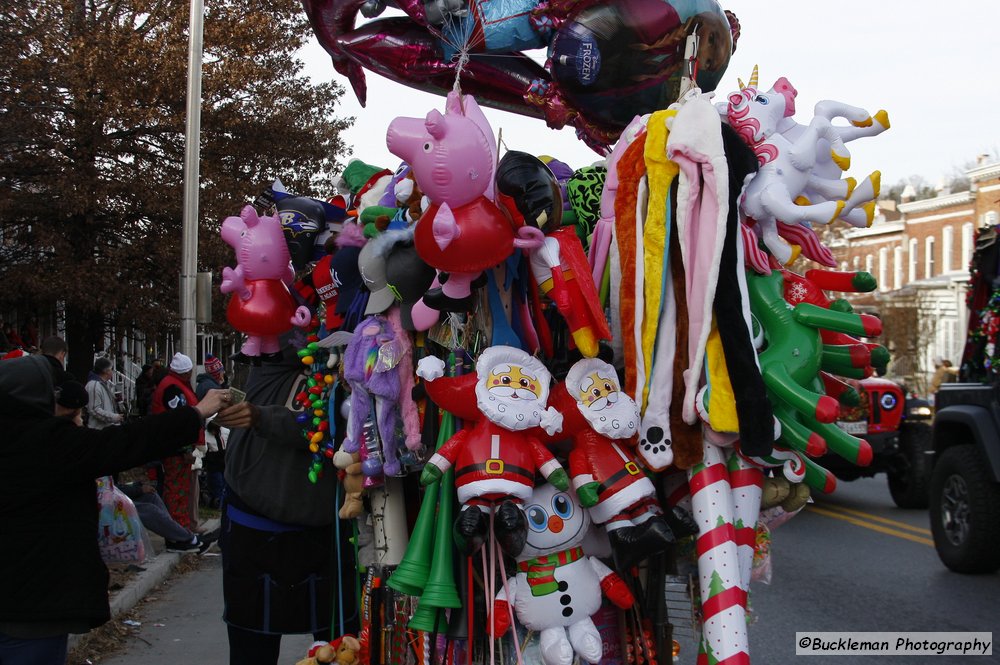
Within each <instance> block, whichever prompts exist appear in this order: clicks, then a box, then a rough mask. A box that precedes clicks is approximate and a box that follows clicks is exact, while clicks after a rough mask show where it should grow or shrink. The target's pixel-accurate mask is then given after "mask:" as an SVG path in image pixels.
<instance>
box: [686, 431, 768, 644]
mask: <svg viewBox="0 0 1000 665" xmlns="http://www.w3.org/2000/svg"><path fill="white" fill-rule="evenodd" d="M704 453H705V456H704V461H703V462H701V463H699V464H696V465H694V466H693V467H692V468H691V469H690V470H689V471H688V484H689V485H690V488H691V505H692V508H693V510H694V518H695V521H697V522H698V526H699V528H700V531H699V535H698V540H697V550H698V578H699V582H700V584H699V586H700V590H701V612H702V637H701V643H700V645H699V658H698V662H699V663H700V662H702V658H703V657H707V658H708V662H725V663H749V662H750V655H749V645H748V642H747V625H746V609H745V607H746V597H747V594H746V590H745V589H744V588H743V582H742V576H741V572H740V571H741V567H740V560H739V553H738V548H737V543H736V531H735V527H734V517H735V509H734V502H733V492H732V485H731V484H730V477H729V470H728V468H727V466H726V450H725V449H723V448H720V447H718V446H716V445H714V444H712V443H708V442H705V443H704ZM758 501H759V499H758Z"/></svg>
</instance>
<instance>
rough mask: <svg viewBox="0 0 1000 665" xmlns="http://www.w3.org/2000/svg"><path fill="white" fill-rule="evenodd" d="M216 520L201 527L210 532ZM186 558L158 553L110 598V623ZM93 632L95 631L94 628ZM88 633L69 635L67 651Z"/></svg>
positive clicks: (167, 553) (160, 582)
mask: <svg viewBox="0 0 1000 665" xmlns="http://www.w3.org/2000/svg"><path fill="white" fill-rule="evenodd" d="M220 523H221V522H220V520H219V519H218V518H213V519H210V520H206V521H205V522H204V523H203V524H202V526H203V527H204V529H205V530H206V531H211V530H212V529H215V528H216V527H218V526H219V525H220ZM183 556H187V555H186V554H180V553H178V552H166V551H164V552H160V553H159V554H157V555H156V558H154V559H152V560H150V561H147V562H146V563H145V564H144V567H145V569H146V570H144V571H142V572H141V573H139V574H138V575H136V576H135V577H134V578H133V579H132V581H131V582H129V584H128V586H126V587H124V588H123V589H121V590H120V591H118V592H117V593H115V594H114V595H112V596H111V600H110V606H111V621H115V620H116V619H117V618H118V617H119V616H120V615H121V614H124V613H125V612H128V611H129V610H130V609H132V608H133V607H135V606H136V605H138V604H139V601H141V600H142V599H143V598H145V597H146V594H148V593H149V592H150V591H151V590H152V589H153V588H155V587H156V586H157V585H159V584H162V583H163V581H164V580H166V579H167V577H169V575H170V573H171V572H172V571H173V569H174V568H176V567H177V564H178V563H179V562H180V560H181V557H183ZM94 630H97V629H96V628H95V629H94ZM89 634H90V633H82V634H70V636H69V643H68V645H67V649H68V650H72V649H73V648H74V647H75V646H76V645H77V643H78V642H79V641H80V640H81V639H83V638H84V637H85V636H87V635H89Z"/></svg>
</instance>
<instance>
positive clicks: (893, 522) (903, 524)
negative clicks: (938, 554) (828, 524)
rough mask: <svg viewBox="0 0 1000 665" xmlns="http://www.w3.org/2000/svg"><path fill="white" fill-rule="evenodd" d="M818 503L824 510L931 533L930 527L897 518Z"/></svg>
mask: <svg viewBox="0 0 1000 665" xmlns="http://www.w3.org/2000/svg"><path fill="white" fill-rule="evenodd" d="M818 505H820V506H821V507H822V508H825V509H826V510H832V511H834V512H841V513H848V514H851V515H857V516H858V517H861V518H863V519H867V520H871V521H872V522H881V523H882V524H888V525H889V526H893V527H896V528H898V529H905V530H907V531H913V532H915V533H919V534H923V535H925V536H929V535H931V530H930V529H924V528H923V527H919V526H913V525H912V524H907V523H906V522H900V521H899V520H891V519H889V518H888V517H879V516H878V515H872V514H871V513H866V512H863V511H860V510H856V509H854V508H845V507H844V506H838V505H835V504H831V503H823V504H818Z"/></svg>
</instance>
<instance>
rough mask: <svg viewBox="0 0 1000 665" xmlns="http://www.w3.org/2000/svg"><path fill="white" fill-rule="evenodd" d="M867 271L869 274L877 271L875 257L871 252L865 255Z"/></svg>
mask: <svg viewBox="0 0 1000 665" xmlns="http://www.w3.org/2000/svg"><path fill="white" fill-rule="evenodd" d="M865 272H866V273H868V274H869V275H871V274H872V273H874V272H875V257H874V256H872V255H871V254H869V255H868V256H866V257H865Z"/></svg>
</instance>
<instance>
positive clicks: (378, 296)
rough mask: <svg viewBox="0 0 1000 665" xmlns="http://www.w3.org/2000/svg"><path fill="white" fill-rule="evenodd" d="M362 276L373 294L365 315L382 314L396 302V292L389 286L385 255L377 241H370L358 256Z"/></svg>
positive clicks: (369, 298)
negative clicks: (379, 248)
mask: <svg viewBox="0 0 1000 665" xmlns="http://www.w3.org/2000/svg"><path fill="white" fill-rule="evenodd" d="M358 268H359V269H360V270H361V278H362V280H364V284H365V286H366V287H367V288H368V291H369V292H370V293H371V295H370V296H369V297H368V307H367V308H366V309H365V315H370V314H381V313H382V312H384V311H385V310H387V309H389V307H390V306H391V305H392V304H393V303H394V302H396V294H395V293H393V291H392V289H390V288H389V285H388V283H387V282H386V277H385V255H384V254H382V253H380V252H379V251H378V248H377V243H375V242H372V241H369V242H368V244H366V245H365V246H364V247H363V248H362V249H361V254H360V256H359V257H358Z"/></svg>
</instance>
